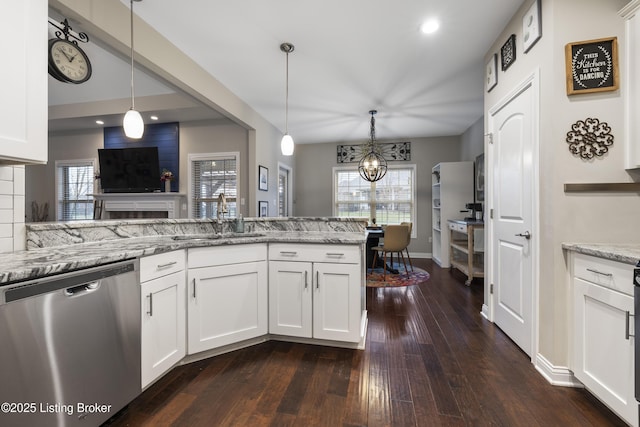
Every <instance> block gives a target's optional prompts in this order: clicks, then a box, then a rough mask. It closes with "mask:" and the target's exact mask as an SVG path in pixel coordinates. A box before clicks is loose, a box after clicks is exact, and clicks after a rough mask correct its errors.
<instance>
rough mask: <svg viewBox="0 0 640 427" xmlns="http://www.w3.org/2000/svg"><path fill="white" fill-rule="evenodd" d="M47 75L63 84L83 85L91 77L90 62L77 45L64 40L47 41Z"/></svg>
mask: <svg viewBox="0 0 640 427" xmlns="http://www.w3.org/2000/svg"><path fill="white" fill-rule="evenodd" d="M49 74H51V75H52V76H53V77H54V78H56V79H58V80H60V81H61V82H65V83H74V84H79V83H84V82H86V81H87V80H89V78H90V77H91V62H90V61H89V57H88V56H87V54H86V53H84V51H83V50H82V49H81V48H80V47H79V46H77V45H75V44H73V43H71V42H68V41H66V40H60V39H51V40H49Z"/></svg>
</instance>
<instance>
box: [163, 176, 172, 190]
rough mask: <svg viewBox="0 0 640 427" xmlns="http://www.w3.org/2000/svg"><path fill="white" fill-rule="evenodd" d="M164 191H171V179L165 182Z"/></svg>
mask: <svg viewBox="0 0 640 427" xmlns="http://www.w3.org/2000/svg"><path fill="white" fill-rule="evenodd" d="M164 192H165V193H171V181H169V180H168V179H167V180H166V181H165V182H164Z"/></svg>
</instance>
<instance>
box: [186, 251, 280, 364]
mask: <svg viewBox="0 0 640 427" xmlns="http://www.w3.org/2000/svg"><path fill="white" fill-rule="evenodd" d="M188 266H189V270H188V282H187V283H188V286H187V319H188V326H187V342H188V353H189V354H194V353H199V352H201V351H205V350H210V349H214V348H217V347H221V346H224V345H228V344H234V343H237V342H240V341H243V340H246V339H250V338H255V337H258V336H261V335H266V334H267V332H268V314H267V313H268V290H267V289H268V276H267V246H266V244H247V245H234V246H217V247H208V248H194V249H189V261H188Z"/></svg>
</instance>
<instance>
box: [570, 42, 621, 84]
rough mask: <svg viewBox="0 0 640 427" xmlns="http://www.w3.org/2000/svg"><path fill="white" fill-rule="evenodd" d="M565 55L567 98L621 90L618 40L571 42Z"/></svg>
mask: <svg viewBox="0 0 640 427" xmlns="http://www.w3.org/2000/svg"><path fill="white" fill-rule="evenodd" d="M564 53H565V67H566V73H567V95H575V94H579V93H593V92H605V91H612V90H617V89H618V85H619V69H618V38H617V37H609V38H604V39H596V40H587V41H582V42H576V43H569V44H567V45H566V46H565V50H564Z"/></svg>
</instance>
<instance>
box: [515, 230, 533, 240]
mask: <svg viewBox="0 0 640 427" xmlns="http://www.w3.org/2000/svg"><path fill="white" fill-rule="evenodd" d="M516 236H518V237H524V238H525V239H527V240H529V239H530V238H531V233H529V231H528V230H527V231H525V232H524V233H518V234H516Z"/></svg>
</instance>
